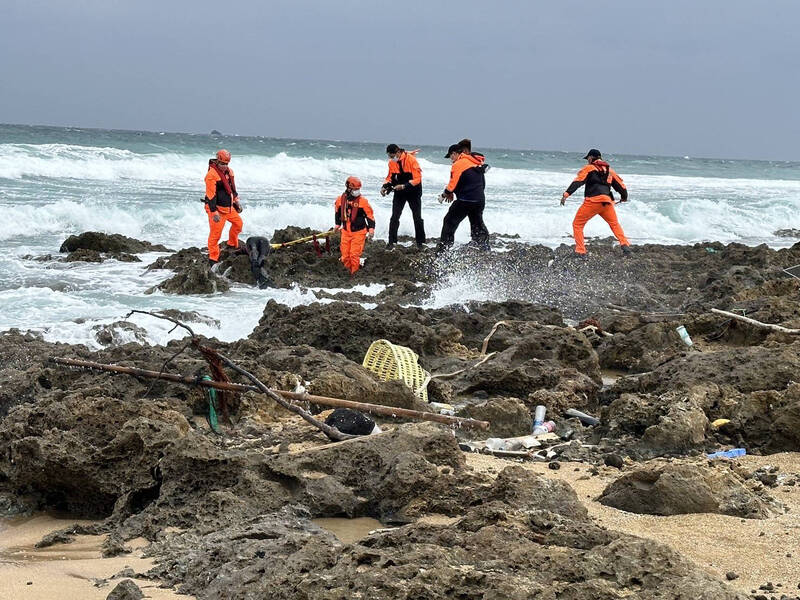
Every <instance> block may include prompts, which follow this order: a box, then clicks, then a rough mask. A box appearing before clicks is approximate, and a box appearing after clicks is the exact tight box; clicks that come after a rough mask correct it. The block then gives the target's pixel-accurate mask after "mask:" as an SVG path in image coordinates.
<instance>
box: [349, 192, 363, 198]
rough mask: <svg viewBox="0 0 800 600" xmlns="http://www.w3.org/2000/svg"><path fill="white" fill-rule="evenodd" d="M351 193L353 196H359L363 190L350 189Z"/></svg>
mask: <svg viewBox="0 0 800 600" xmlns="http://www.w3.org/2000/svg"><path fill="white" fill-rule="evenodd" d="M350 195H351V196H352V197H353V198H358V197H359V196H360V195H361V190H350Z"/></svg>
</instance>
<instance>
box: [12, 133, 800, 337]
mask: <svg viewBox="0 0 800 600" xmlns="http://www.w3.org/2000/svg"><path fill="white" fill-rule="evenodd" d="M120 139H121V138H120ZM157 139H158V141H159V143H158V144H155V143H153V142H149V143H143V144H142V143H139V145H138V146H137V145H134V144H133V143H131V144H130V147H131V148H138V149H139V150H144V151H139V150H137V151H134V150H131V149H120V148H112V147H102V146H100V145H95V146H91V145H77V144H64V143H46V144H26V143H4V144H0V180H2V185H0V210H4V211H6V212H13V215H14V218H13V219H10V220H8V222H7V223H6V226H5V227H3V228H2V229H0V241H2V242H3V244H4V246H5V248H6V252H5V253H3V255H2V256H0V304H2V306H3V310H2V311H0V330H2V329H8V328H10V327H18V328H21V329H35V330H38V331H41V332H42V333H43V334H44V335H45V337H46V339H49V340H63V341H73V342H79V343H83V344H86V345H89V346H91V347H97V346H98V343H97V341H96V339H95V337H94V335H95V331H94V328H95V327H96V326H98V325H107V324H109V323H112V322H113V321H116V320H119V319H120V318H122V317H124V315H125V314H127V312H128V311H129V310H130V309H131V308H144V309H149V310H157V309H161V308H177V309H180V310H196V311H198V312H200V313H201V314H205V315H208V316H210V317H213V318H215V319H218V320H219V321H220V323H221V325H220V327H219V328H216V327H212V326H209V325H204V324H196V325H197V330H198V331H199V332H200V333H203V334H204V335H209V336H215V337H218V338H220V339H223V340H234V339H237V338H240V337H243V336H246V335H248V334H249V333H250V331H252V329H253V327H254V326H255V325H256V324H257V323H258V320H259V318H260V317H261V314H262V311H263V307H264V304H265V303H266V301H267V300H268V299H275V300H277V301H278V302H281V303H283V304H287V305H290V306H294V305H298V304H307V303H310V302H314V301H316V296H315V295H314V294H313V291H312V290H301V289H300V288H293V289H290V290H257V289H254V288H249V287H247V286H234V288H233V289H232V290H231V292H230V293H229V294H226V295H225V297H224V298H220V297H213V296H211V297H203V296H191V297H184V296H168V295H164V294H160V293H155V294H151V295H145V293H144V292H145V290H147V289H148V288H150V287H152V286H153V285H155V284H156V283H158V282H159V281H160V280H161V279H163V278H165V277H168V276H170V273H168V272H163V271H152V272H150V273H143V268H142V267H143V265H142V264H141V263H118V262H116V261H107V262H105V263H102V264H87V263H54V262H36V261H30V260H22V259H21V257H22V256H23V255H25V254H45V253H55V252H57V251H58V248H59V246H60V244H61V242H62V241H63V239H64V238H66V237H67V236H68V235H71V234H75V233H80V232H83V231H92V230H93V231H103V232H107V233H122V234H124V235H128V236H131V237H135V238H139V239H146V240H149V241H152V242H154V243H162V244H165V245H166V246H168V247H171V248H175V249H178V248H184V247H188V246H204V245H205V242H206V237H207V231H208V225H207V217H206V215H205V212H204V210H203V205H202V203H201V202H200V201H199V200H200V199H201V198H202V196H203V193H204V189H203V176H204V174H205V171H206V161H207V159H208V155H207V154H205V153H201V152H200V151H199V147H200V145H199V144H198V145H197V146H196V147H194V149H192V150H190V151H185V150H179V149H178V147H177V146H176V143H175V142H174V141H172V140H171V139H170V135H169V134H167V135H165V136H163V137H159V138H157ZM162 141H163V143H162ZM261 142H263V140H261ZM122 145H124V144H122ZM253 145H255V144H253ZM287 147H290V152H291V153H292V155H290V154H288V153H287V152H283V151H277V150H273V151H272V152H270V151H269V145H268V144H263V145H262V146H261V152H262V153H261V154H258V153H256V152H255V151H253V152H251V153H248V152H234V160H233V162H232V166H233V168H234V169H235V171H236V175H237V184H238V188H239V191H240V194H241V196H242V198H243V200H244V203H245V205H246V209H245V212H244V213H243V214H242V217H243V219H244V223H245V226H244V233H243V236H247V235H267V236H269V235H271V233H272V231H273V230H275V229H277V228H282V227H286V226H288V225H303V226H307V227H311V228H313V229H315V230H325V229H328V228H329V227H331V225H332V224H333V216H334V215H333V202H334V199H335V197H336V196H337V195H338V194H339V193H341V191H342V186H343V182H344V180H345V178H346V177H347V176H349V175H357V176H359V177H360V178H361V179H362V181H363V182H364V195H365V196H366V197H368V198H369V200H370V202H371V203H372V205H373V207H374V208H375V212H376V217H377V236H378V237H379V238H385V237H386V235H387V228H388V220H389V215H390V213H391V198H390V197H389V198H381V197H380V196H379V195H378V194H377V192H378V189H379V187H380V185H381V183H382V181H383V178H384V177H385V175H386V169H387V164H386V160H385V159H384V158H383V156H382V155H380V154H378V155H377V156H376V157H374V158H373V157H371V156H366V155H363V156H359V155H357V154H356V153H355V152H353V151H352V149H350V150H348V148H349V146H348V145H347V144H339V143H337V144H335V145H333V146H329V147H327V148H326V144H325V143H318V144H306V145H305V147H306V149H307V152H308V154H309V155H308V156H296V155H294V154H295V153H297V152H298V151H297V148H298V147H300V146H298V145H297V144H295V145H292V144H290V143H286V144H284V145H283V146H282V148H287ZM264 152H266V153H264ZM348 152H349V155H348ZM337 153H340V154H341V155H340V156H337ZM312 154H313V156H311V155H312ZM509 156H511V155H509ZM514 156H517V154H514ZM519 156H523V154H519ZM506 158H508V157H506ZM495 159H496V160H497V161H498V162H500V163H501V164H502V160H503V157H502V156H501V155H497V156H496V157H495ZM489 162H490V163H491V162H492V156H491V155H490V156H489ZM681 162H685V161H681ZM691 162H692V163H693V164H694V162H695V161H691ZM420 164H421V166H422V168H423V172H424V189H425V194H424V197H423V206H424V215H423V216H424V218H425V224H426V230H427V232H428V235H429V236H431V237H435V236H438V234H439V231H440V228H441V223H442V218H443V217H444V215H445V213H446V211H447V209H448V205H446V204H444V205H443V204H439V203H438V202H437V201H436V196H437V195H438V193H439V192H440V191H441V189H442V188H443V187H444V185H445V183H446V182H447V180H448V177H449V170H450V165H449V164H442V163H438V162H432V161H430V160H427V159H426V158H424V157H421V158H420ZM505 164H509V163H508V162H506V163H505ZM511 164H514V163H511ZM547 164H549V165H550V166H548V167H547V168H544V167H538V168H537V167H535V166H531V168H503V167H500V166H498V165H497V164H495V165H494V166H493V168H492V169H491V170H490V171H489V172H488V174H487V190H486V192H487V206H486V211H485V215H484V217H485V221H486V224H487V226H488V228H489V230H490V231H492V232H497V233H502V234H509V235H519V236H520V237H521V239H522V240H524V241H529V242H538V243H544V244H547V245H551V246H556V245H558V244H560V243H567V244H571V243H572V240H571V238H570V237H569V236H570V235H571V233H572V227H571V223H572V219H573V216H574V214H575V210H576V209H577V207H578V205H579V203H580V198H579V196H580V194H581V192H580V191H579V192H578V194H577V196H576V197H574V198H573V199H570V201H569V204H568V205H567V206H565V207H562V206H559V204H558V200H559V198H560V196H561V192H562V191H563V190H564V188H565V187H566V186H567V185H568V183H569V182H570V180H571V179H572V177H573V174H574V170H575V169H576V168H577V166H579V165H571V164H568V163H566V162H565V163H564V168H563V169H560V168H559V165H558V162H557V161H555V162H554V161H552V160H551V161H550V163H547ZM629 164H630V165H635V164H639V165H640V166H642V168H646V169H650V170H651V171H652V170H654V169H655V168H657V165H659V164H660V163H659V161H658V160H656V159H652V160H651V159H646V160H645V159H642V160H639V161H630V163H629ZM573 167H575V169H574V168H573ZM736 168H737V169H738V167H736ZM748 169H749V170H747V171H745V173H746V174H747V175H748V178H738V179H735V178H725V177H720V176H713V177H712V176H709V177H703V176H699V175H692V174H685V173H684V174H683V175H679V174H664V173H661V174H649V175H648V174H637V173H635V172H634V173H631V174H627V173H623V175H624V176H625V180H626V183H627V185H628V188H629V190H630V193H631V202H629V203H627V204H624V205H619V206H618V207H617V211H618V214H619V218H620V222H621V223H622V225H623V227H624V229H625V231H626V234H627V235H628V237H629V238H631V240H632V241H633V242H634V243H645V242H662V243H691V242H696V241H702V240H719V241H723V242H729V241H741V242H745V243H751V244H757V243H761V242H767V243H770V244H772V245H781V244H789V243H792V242H793V240H791V239H780V238H776V237H775V236H774V235H773V232H774V231H775V230H777V229H783V228H789V227H795V228H797V227H798V223H797V215H798V214H800V181H796V180H783V179H775V178H774V177H772V178H769V177H765V178H764V179H758V178H756V176H757V175H758V171H757V169H756V168H754V167H752V166H750V167H748ZM719 172H723V171H719ZM776 172H781V173H782V172H783V171H780V170H778V171H776ZM400 233H401V234H405V235H411V234H412V233H413V227H412V224H411V217H410V214H409V212H408V211H406V213H405V214H404V216H403V218H402V220H401V226H400ZM585 233H586V235H587V236H604V237H605V236H608V235H610V231H609V229H608V226H607V225H606V224H605V223H604V222H603V221H602V220H601V219H599V218H596V219H593V220H592V221H591V222H590V223H589V224H588V225H587V227H586V230H585ZM468 236H469V232H468V226H467V224H466V223H464V224H463V225H462V226H461V228H460V230H459V232H458V234H457V236H456V240H457V241H466V240H467V239H468ZM143 258H144V260H145V262H144V264H147V263H148V262H150V261H152V260H153V259H154V258H155V256H149V257H148V256H145V257H143ZM382 289H383V288H382V287H380V286H371V287H369V288H364V289H360V288H359V289H358V291H361V292H362V293H364V294H367V295H373V296H374V295H377V294H378V293H379V292H380V291H381V290H382ZM513 293H514V292H513V290H511V291H510V290H506V289H504V288H503V286H502V285H498V284H497V282H495V281H486V282H482V281H480V279H476V278H475V277H460V278H459V277H454V278H451V279H449V280H447V281H443V282H441V284H440V285H439V287H438V288H437V290H436V292H435V294H434V296H433V297H432V298H431V299H430V301H429V303H428V304H429V305H430V306H444V305H447V304H451V303H460V302H465V301H468V300H471V299H484V300H487V299H491V300H502V299H503V298H505V297H509V296H513ZM326 302H327V300H326ZM232 306H234V307H235V310H231V307H232ZM370 306H371V305H370ZM133 320H134V321H135V322H137V323H138V324H140V325H142V326H144V327H145V329H146V330H147V332H148V340H149V341H150V342H151V343H164V342H165V341H167V340H169V339H171V338H173V337H175V336H178V335H180V334H179V333H178V332H172V333H169V329H170V326H168V325H167V324H165V323H162V322H160V321H158V320H154V319H148V318H146V317H134V318H133Z"/></svg>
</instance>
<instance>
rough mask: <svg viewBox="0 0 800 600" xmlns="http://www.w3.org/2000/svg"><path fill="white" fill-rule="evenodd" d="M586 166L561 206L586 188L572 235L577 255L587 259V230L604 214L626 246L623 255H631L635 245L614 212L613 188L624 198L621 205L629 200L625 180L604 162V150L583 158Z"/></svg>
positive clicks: (620, 240)
mask: <svg viewBox="0 0 800 600" xmlns="http://www.w3.org/2000/svg"><path fill="white" fill-rule="evenodd" d="M583 158H584V159H585V160H586V166H585V167H583V168H582V169H581V170H580V171H578V175H577V176H576V177H575V180H574V181H573V182H572V183H571V184H570V185H569V187H568V188H567V191H566V192H564V194H563V195H562V196H561V206H564V203H565V202H566V201H567V198H569V197H570V195H571V194H573V193H574V192H575V191H576V190H577V189H578V188H579V187H581V186H582V185H584V186H586V187H585V188H584V191H583V195H584V198H583V204H582V205H581V207H580V208H579V209H578V212H577V213H576V214H575V218H574V219H573V221H572V233H573V236H574V237H575V252H576V253H577V254H578V255H580V256H581V257H585V256H586V245H585V244H584V243H583V228H584V226H585V225H586V223H587V222H588V221H589V219H591V218H592V217H594V216H595V215H600V216H601V217H602V218H603V220H605V222H606V223H608V225H609V227H611V231H612V232H614V236H616V238H617V240H618V241H619V244H620V246H621V247H622V252H623V254H629V253H630V252H631V244H630V242H629V241H628V238H626V237H625V232H623V231H622V227H621V226H620V224H619V221H618V220H617V212H616V211H615V210H614V195H613V194H612V192H611V190H612V188H613V189H614V190H616V191H617V192H618V193H619V195H620V200H619V201H620V202H627V201H628V190H627V188H626V187H625V183H623V181H622V178H621V177H620V176H619V175H617V173H616V172H615V171H614V169H612V168H611V166H610V165H609V164H608V163H607V162H606V161H604V160H602V158H603V157H602V154H600V150H597V149H595V148H592V149H591V150H589V152H587V153H586V156H584V157H583Z"/></svg>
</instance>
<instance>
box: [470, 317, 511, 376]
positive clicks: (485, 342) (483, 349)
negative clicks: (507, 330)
mask: <svg viewBox="0 0 800 600" xmlns="http://www.w3.org/2000/svg"><path fill="white" fill-rule="evenodd" d="M500 325H508V322H507V321H498V322H497V323H495V324H494V327H492V330H491V331H490V332H489V335H487V336H486V337H485V338H483V346H481V356H485V355H486V349H487V348H488V347H489V340H491V339H492V336H493V335H494V334H495V332H496V331H497V328H498V327H500ZM492 354H494V352H492ZM481 362H483V361H481ZM478 364H480V363H478ZM475 366H477V365H475Z"/></svg>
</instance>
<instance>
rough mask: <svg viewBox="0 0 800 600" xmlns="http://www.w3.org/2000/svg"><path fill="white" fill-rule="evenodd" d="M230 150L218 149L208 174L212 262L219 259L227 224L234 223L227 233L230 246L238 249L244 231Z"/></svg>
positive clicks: (208, 208)
mask: <svg viewBox="0 0 800 600" xmlns="http://www.w3.org/2000/svg"><path fill="white" fill-rule="evenodd" d="M230 161H231V153H230V152H228V151H227V150H224V149H223V150H219V151H218V152H217V156H216V158H212V159H210V160H209V161H208V173H206V197H205V204H206V214H208V227H209V234H208V261H209V263H210V264H211V265H214V264H216V263H217V262H218V261H219V240H220V238H221V237H222V230H223V229H224V227H225V223H230V224H231V229H230V231H229V232H228V247H229V248H234V249H238V247H239V234H240V233H241V232H242V218H241V217H240V216H239V213H240V212H242V205H241V204H240V203H239V194H237V193H236V182H235V181H234V177H233V169H231V168H230V167H229V166H228V163H229V162H230Z"/></svg>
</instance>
